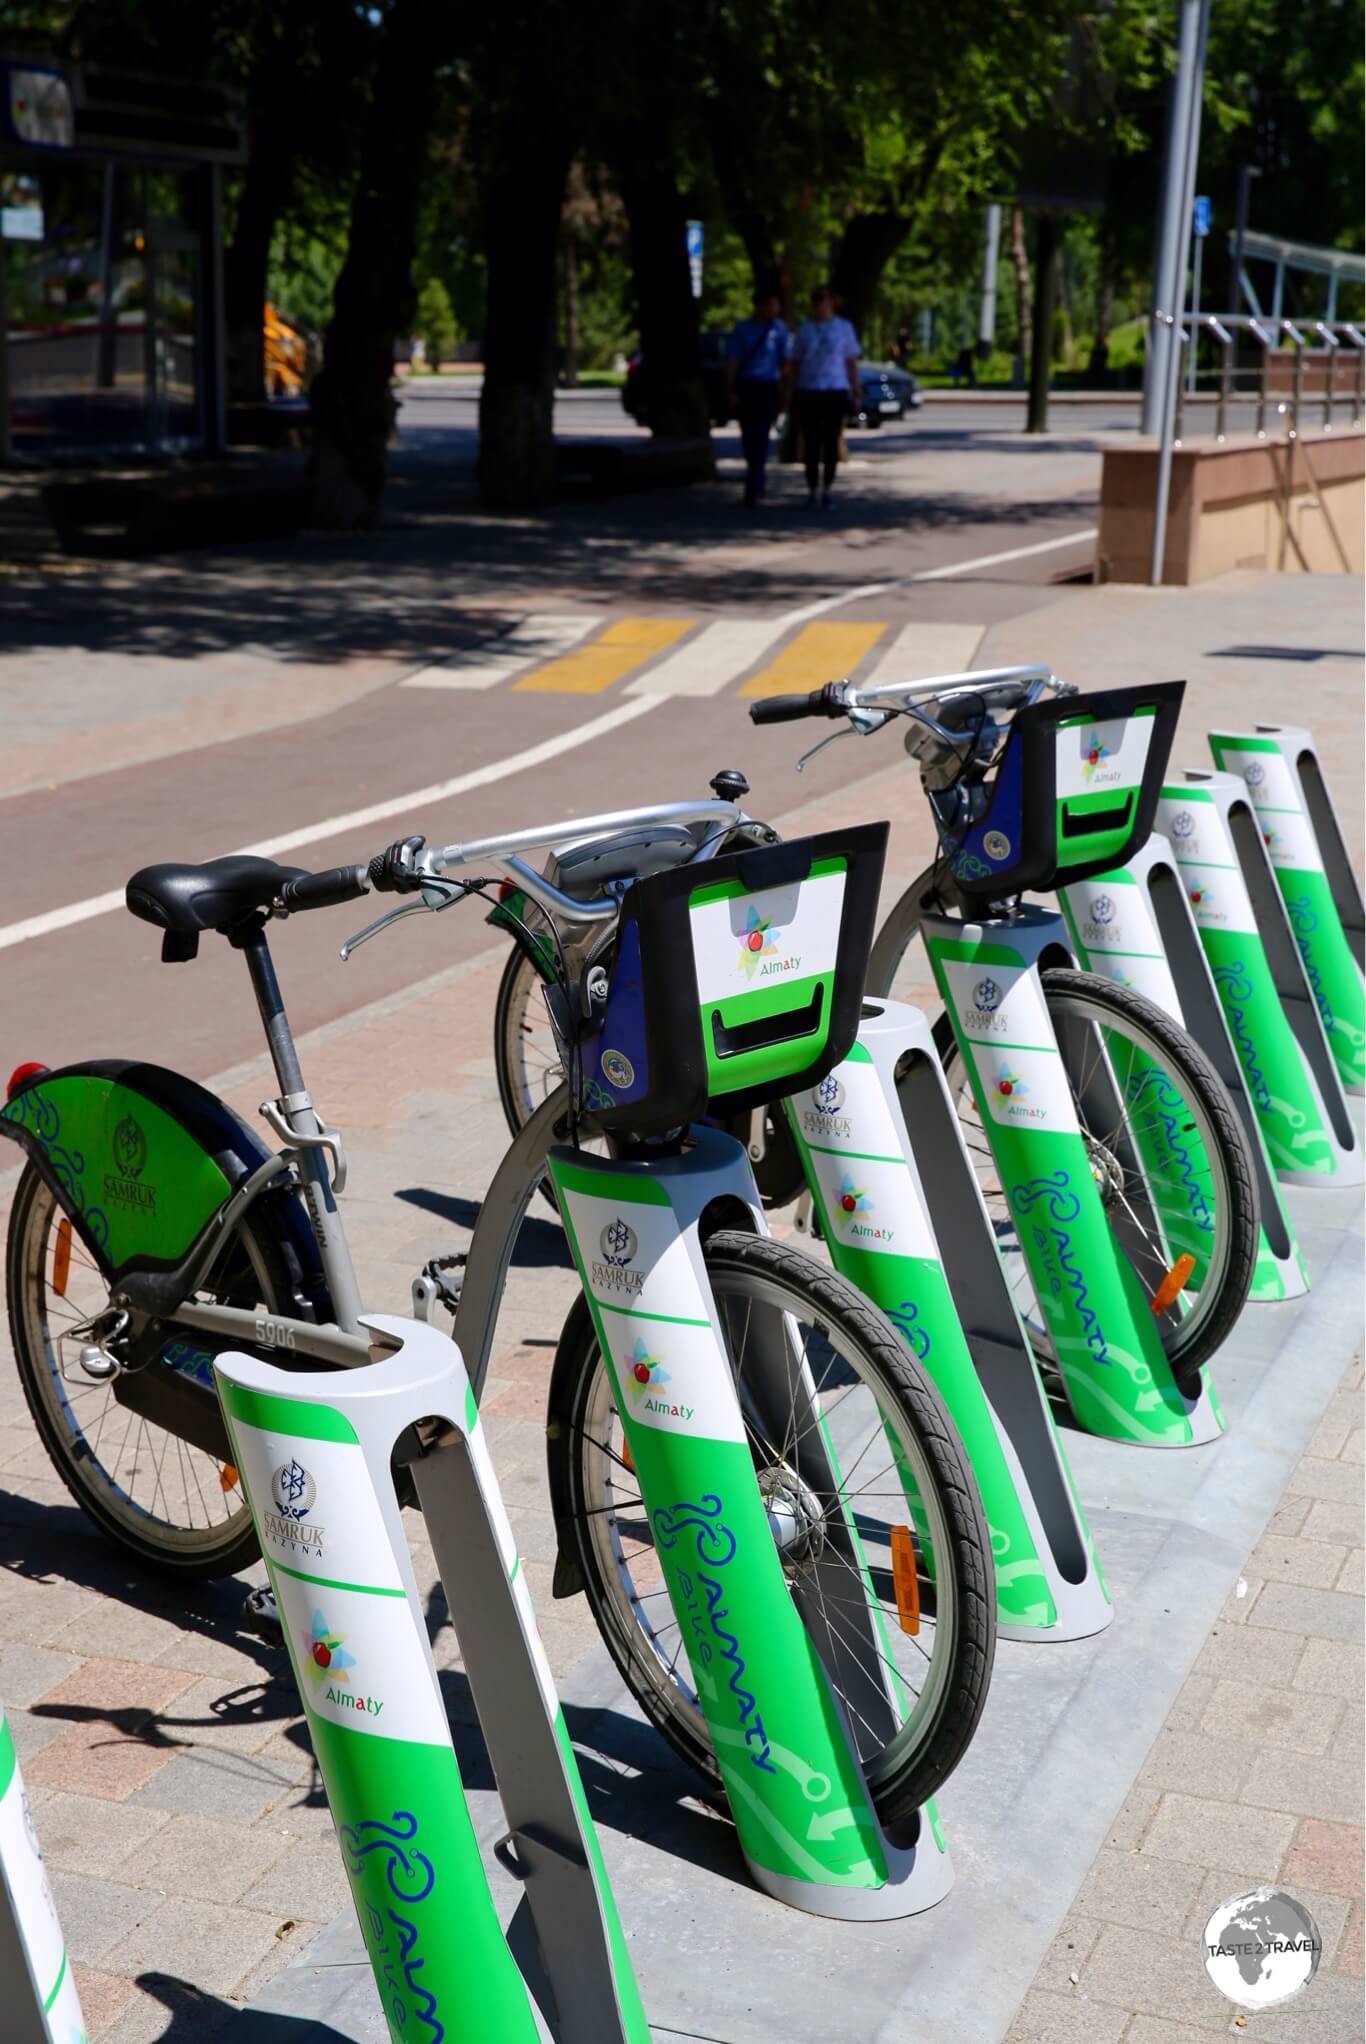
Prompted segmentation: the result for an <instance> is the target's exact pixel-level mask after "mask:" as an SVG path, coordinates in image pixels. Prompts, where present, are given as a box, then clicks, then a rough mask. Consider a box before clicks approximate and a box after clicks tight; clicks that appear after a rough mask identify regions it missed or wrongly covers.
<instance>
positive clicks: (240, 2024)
mask: <svg viewBox="0 0 1366 2044" xmlns="http://www.w3.org/2000/svg"><path fill="white" fill-rule="evenodd" d="M137 1984H138V1986H139V1987H140V1988H141V1989H142V1991H143V1993H144V1994H147V1995H150V1996H151V1997H152V1999H153V2000H154V2001H159V2002H160V2003H161V2004H162V2006H163V2007H164V2008H165V2010H166V2016H167V2026H166V2028H165V2029H164V2030H162V2031H161V2032H160V2034H159V2038H158V2044H219V2040H223V2044H353V2038H352V2035H351V2033H349V2032H347V2031H345V2030H337V2029H334V2028H333V2026H332V2024H331V2023H328V2022H324V2021H322V2020H321V2018H319V2017H317V2016H281V2015H270V2014H268V2013H267V2012H266V2011H265V2010H264V2009H247V2008H241V2007H239V2006H236V2005H234V2004H233V2003H232V2002H227V2001H221V2000H220V1999H219V1997H218V1996H217V1995H216V1994H206V1993H205V1992H204V1991H203V1990H202V1989H201V1988H198V1987H195V1986H194V1985H193V1984H192V1983H191V1982H190V1981H188V1980H180V1979H178V1978H177V1977H176V1976H175V1974H173V1973H140V1974H139V1975H138V1979H137Z"/></svg>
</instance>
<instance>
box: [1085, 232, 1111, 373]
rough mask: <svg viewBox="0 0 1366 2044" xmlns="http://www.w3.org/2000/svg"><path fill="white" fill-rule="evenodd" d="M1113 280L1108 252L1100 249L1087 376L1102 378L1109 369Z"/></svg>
mask: <svg viewBox="0 0 1366 2044" xmlns="http://www.w3.org/2000/svg"><path fill="white" fill-rule="evenodd" d="M1114 305H1115V278H1114V272H1113V270H1112V269H1111V267H1110V260H1109V250H1108V249H1107V248H1104V247H1102V249H1101V267H1100V279H1099V282H1098V283H1097V285H1096V337H1095V340H1094V341H1093V342H1092V344H1091V359H1090V361H1089V362H1088V363H1087V365H1086V368H1087V374H1088V375H1090V376H1104V375H1105V374H1106V373H1107V371H1108V370H1109V367H1110V320H1111V318H1112V316H1113V314H1114Z"/></svg>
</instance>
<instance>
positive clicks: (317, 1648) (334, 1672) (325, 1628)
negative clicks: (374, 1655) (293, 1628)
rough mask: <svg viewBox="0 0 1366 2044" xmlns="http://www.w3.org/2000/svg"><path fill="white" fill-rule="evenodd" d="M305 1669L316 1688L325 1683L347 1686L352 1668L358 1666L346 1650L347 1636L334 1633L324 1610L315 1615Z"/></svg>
mask: <svg viewBox="0 0 1366 2044" xmlns="http://www.w3.org/2000/svg"><path fill="white" fill-rule="evenodd" d="M303 1649H304V1666H305V1667H306V1668H307V1670H308V1679H309V1681H310V1682H311V1683H312V1684H313V1687H314V1688H315V1689H318V1688H320V1687H321V1686H322V1684H323V1683H324V1682H338V1683H341V1684H343V1685H345V1684H347V1683H348V1682H349V1680H350V1677H349V1675H348V1672H347V1671H348V1669H351V1668H354V1667H355V1665H356V1657H355V1655H354V1654H348V1653H347V1651H346V1634H345V1633H344V1632H333V1630H332V1628H331V1626H330V1625H329V1624H328V1622H327V1620H326V1619H325V1618H324V1617H323V1614H322V1612H321V1611H315V1612H314V1613H313V1630H312V1632H311V1633H310V1634H309V1635H308V1637H307V1638H306V1639H305V1641H304V1643H303Z"/></svg>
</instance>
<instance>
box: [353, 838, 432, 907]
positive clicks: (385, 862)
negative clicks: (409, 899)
mask: <svg viewBox="0 0 1366 2044" xmlns="http://www.w3.org/2000/svg"><path fill="white" fill-rule="evenodd" d="M426 842H427V840H426V838H425V837H405V838H400V839H399V840H398V842H397V844H392V845H390V846H389V847H388V849H387V850H386V851H383V852H377V853H376V854H375V856H374V858H373V859H372V860H371V861H370V864H369V866H368V868H367V869H366V870H367V873H368V876H369V881H370V885H371V886H372V887H373V888H374V890H375V892H376V894H416V893H417V891H418V889H419V888H420V887H421V885H422V875H421V874H420V873H417V872H415V871H414V870H413V866H414V861H415V860H416V858H417V854H418V853H419V852H420V851H421V850H422V847H423V846H424V845H425V844H426Z"/></svg>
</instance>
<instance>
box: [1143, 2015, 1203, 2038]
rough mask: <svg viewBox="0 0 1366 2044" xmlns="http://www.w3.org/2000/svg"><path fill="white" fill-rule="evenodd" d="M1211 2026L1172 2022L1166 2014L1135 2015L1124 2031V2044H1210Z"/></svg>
mask: <svg viewBox="0 0 1366 2044" xmlns="http://www.w3.org/2000/svg"><path fill="white" fill-rule="evenodd" d="M1209 2039H1210V2027H1207V2026H1206V2025H1204V2024H1203V2023H1202V2024H1200V2025H1199V2026H1197V2025H1196V2024H1194V2023H1171V2022H1168V2020H1167V2018H1166V2017H1165V2016H1135V2017H1134V2019H1133V2021H1132V2022H1131V2023H1130V2025H1129V2027H1128V2029H1127V2030H1126V2031H1125V2032H1124V2044H1209Z"/></svg>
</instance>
